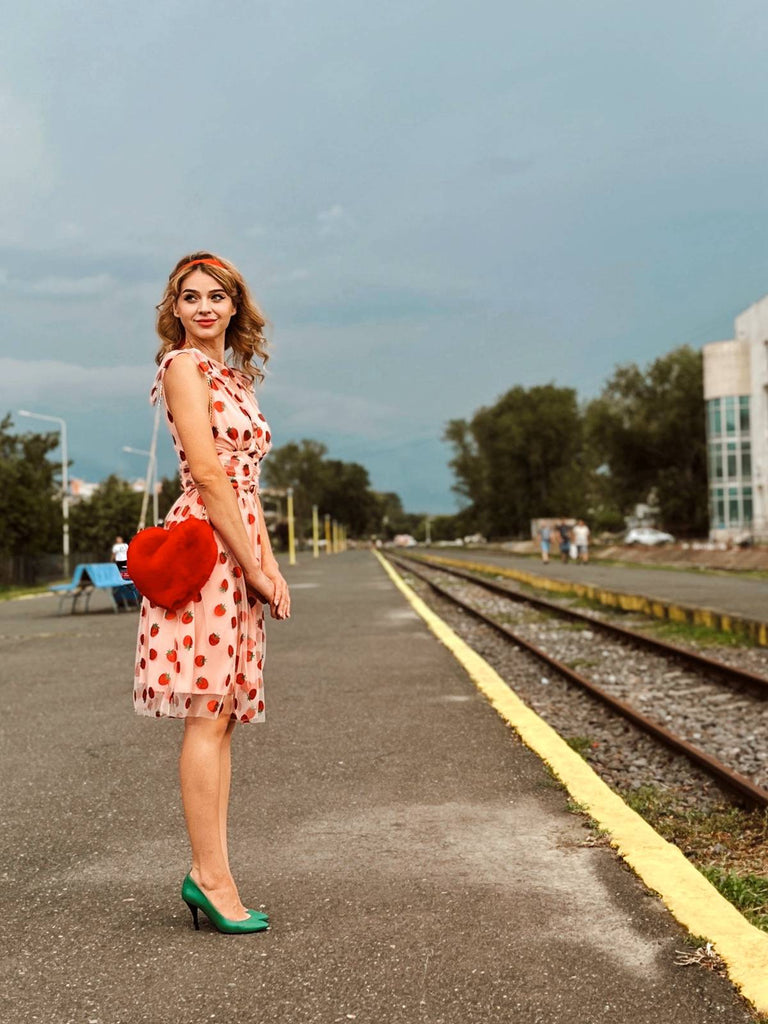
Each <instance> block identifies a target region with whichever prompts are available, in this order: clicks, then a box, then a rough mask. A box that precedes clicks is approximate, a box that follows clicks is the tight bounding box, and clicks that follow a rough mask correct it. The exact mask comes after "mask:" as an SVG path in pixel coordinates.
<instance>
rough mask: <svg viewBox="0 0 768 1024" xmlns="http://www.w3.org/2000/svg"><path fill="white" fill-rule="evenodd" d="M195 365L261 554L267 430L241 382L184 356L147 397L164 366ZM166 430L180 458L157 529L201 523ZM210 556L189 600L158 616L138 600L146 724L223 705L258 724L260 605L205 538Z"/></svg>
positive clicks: (140, 710)
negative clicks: (177, 481) (213, 556)
mask: <svg viewBox="0 0 768 1024" xmlns="http://www.w3.org/2000/svg"><path fill="white" fill-rule="evenodd" d="M179 357H181V358H185V359H194V361H195V363H196V364H197V366H198V368H199V369H200V372H201V373H202V374H203V375H204V376H205V377H206V378H207V380H208V384H209V387H210V397H211V405H210V410H211V430H212V432H213V436H214V439H215V443H216V451H217V453H218V456H219V459H220V460H221V464H222V466H223V467H224V469H225V471H226V474H227V476H228V477H229V478H230V480H231V482H232V487H233V488H234V490H235V492H236V494H237V501H238V504H239V506H240V511H241V514H242V517H243V524H244V526H245V529H246V532H247V534H248V536H249V538H250V540H251V543H252V545H253V549H254V550H255V551H256V552H257V555H258V554H260V550H261V539H260V537H259V521H258V515H257V495H258V492H259V463H260V462H261V460H262V459H263V457H264V455H265V454H266V453H267V451H268V450H269V448H270V441H271V438H270V433H269V427H268V426H267V422H266V420H265V419H264V417H263V416H262V414H261V413H260V412H259V407H258V405H257V403H256V398H255V396H254V393H253V384H252V382H251V381H250V379H249V378H248V377H247V376H246V375H245V374H243V373H241V372H240V371H239V370H233V369H231V368H230V367H228V366H226V365H225V364H224V363H219V362H216V361H215V360H212V359H209V358H208V357H207V356H206V355H204V354H203V353H202V352H200V351H199V350H198V349H194V348H185V349H179V350H178V351H176V352H171V353H169V355H167V356H166V357H165V359H164V360H163V363H162V365H161V367H160V369H159V371H158V374H157V377H156V378H155V382H154V385H153V387H152V391H151V393H150V398H151V401H152V404H153V405H154V404H155V402H157V401H158V400H160V399H161V396H162V385H163V377H164V374H165V371H166V370H167V369H168V367H169V366H170V364H171V362H172V360H173V359H178V358H179ZM166 416H167V418H168V429H169V430H170V433H171V437H172V439H173V443H174V446H175V448H176V453H177V455H178V456H179V475H180V478H181V485H182V488H183V491H182V494H181V495H180V497H179V498H178V499H177V501H176V503H175V504H174V506H173V507H172V508H171V510H170V512H169V513H168V515H167V516H166V519H165V525H166V528H167V527H169V526H171V525H172V524H173V523H179V522H181V521H183V520H184V519H186V518H187V517H188V516H196V517H197V518H199V519H207V518H208V514H207V512H206V508H205V505H204V504H203V499H202V498H201V497H200V495H199V494H198V492H197V488H196V487H195V482H194V480H193V479H192V474H191V472H190V469H189V465H188V464H187V461H186V457H185V455H184V452H183V450H182V448H181V442H180V441H179V436H178V434H177V433H176V429H175V427H174V423H173V416H172V415H171V413H170V412H168V411H167V410H166ZM214 536H215V538H216V543H217V546H218V549H219V557H218V561H217V562H216V565H215V567H214V570H213V573H212V574H211V576H210V578H209V579H208V581H207V582H206V584H205V585H204V586H203V588H202V590H201V591H200V593H199V594H198V595H197V596H196V598H195V599H194V600H193V601H190V603H189V604H188V605H185V607H183V608H179V609H178V610H177V611H173V612H172V611H166V610H165V609H164V608H160V607H158V606H157V605H154V604H152V602H151V601H149V600H148V599H147V598H146V597H145V598H144V600H143V601H142V605H141V614H140V617H139V639H138V647H137V652H136V668H135V683H134V689H133V704H134V708H135V710H136V712H137V714H139V715H149V716H152V717H153V718H160V717H168V718H186V717H187V716H189V715H194V716H198V717H202V718H216V717H217V716H218V714H219V712H220V711H221V709H222V704H223V699H224V698H225V697H226V696H227V695H231V696H232V712H231V717H232V718H235V719H236V720H237V721H239V722H261V721H263V720H264V681H263V675H262V672H263V668H264V650H265V637H264V606H263V605H262V604H261V602H260V601H257V600H256V599H255V598H253V597H251V596H249V595H248V593H247V591H246V586H245V579H244V578H243V572H242V569H241V568H240V566H239V565H238V564H237V562H236V561H235V559H234V558H233V556H232V555H231V554H230V552H229V550H228V549H227V547H226V545H225V544H224V541H223V540H222V539H221V537H220V536H219V534H218V533H217V532H216V531H215V530H214Z"/></svg>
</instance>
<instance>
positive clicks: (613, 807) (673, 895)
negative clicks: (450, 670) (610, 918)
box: [373, 551, 768, 1013]
mask: <svg viewBox="0 0 768 1024" xmlns="http://www.w3.org/2000/svg"><path fill="white" fill-rule="evenodd" d="M373 553H374V554H375V555H376V557H377V558H378V560H379V562H380V563H381V564H382V566H383V567H384V570H385V571H386V573H387V574H388V576H389V577H390V579H391V580H392V581H393V583H394V584H395V586H396V587H397V588H398V589H399V590H400V591H401V592H402V593H403V594H404V595H405V597H406V599H407V600H408V601H409V603H410V604H411V606H412V607H413V609H414V611H416V612H417V613H418V614H419V615H420V616H421V617H422V619H424V621H425V622H426V624H427V625H428V626H429V628H430V629H431V630H432V632H433V633H434V634H435V636H436V637H437V638H438V640H440V641H441V643H443V644H444V645H445V646H446V647H447V648H448V650H449V651H450V652H451V653H452V654H453V656H454V657H455V658H456V660H457V661H458V662H459V663H460V664H461V665H462V667H463V668H464V669H465V670H466V672H467V674H468V675H469V677H470V679H471V680H472V682H473V683H474V684H475V686H476V687H477V688H478V689H479V690H480V691H481V692H482V693H484V694H485V696H486V697H487V698H488V700H489V701H490V702H491V704H492V705H493V707H494V708H495V709H496V710H497V712H498V713H499V714H500V715H501V717H502V718H503V719H504V720H505V722H507V723H508V724H509V725H510V726H512V728H513V729H515V731H516V732H517V733H518V735H519V736H520V738H521V740H522V741H523V743H525V745H526V746H527V747H530V749H531V750H533V751H534V752H535V753H536V754H538V755H539V757H540V758H541V759H542V760H543V761H545V762H546V763H547V764H548V765H549V767H550V768H551V769H552V771H553V772H554V773H555V775H556V776H557V777H558V779H560V781H561V782H562V783H563V785H564V786H565V788H566V789H567V791H568V792H569V793H570V795H571V797H572V798H573V799H574V800H575V801H576V802H577V803H579V804H581V805H583V807H584V808H585V810H586V811H587V813H588V814H589V815H590V816H591V817H592V818H594V820H595V821H596V823H597V825H598V826H599V828H601V829H603V830H604V831H606V832H607V833H608V834H609V837H610V841H611V845H612V846H614V847H615V848H616V850H617V851H618V853H619V855H620V856H621V857H622V858H623V859H624V860H625V861H626V862H627V864H629V865H630V866H631V867H632V869H633V870H634V871H635V873H636V874H637V875H638V876H639V877H640V878H641V879H642V881H643V882H644V883H645V884H646V885H647V886H648V888H649V889H652V890H653V891H654V892H656V893H658V894H659V896H660V897H661V899H662V901H663V902H664V904H665V906H666V907H667V909H668V910H669V911H670V913H671V914H672V915H673V917H675V918H676V919H677V920H678V921H679V922H680V923H681V924H682V925H684V926H685V927H686V928H687V929H688V931H689V932H690V933H691V934H692V935H700V936H702V937H704V938H706V939H707V941H709V942H711V943H712V944H713V946H714V947H715V949H716V950H717V952H718V953H719V955H720V956H721V957H722V958H723V960H724V961H725V964H726V966H727V970H728V976H729V977H730V979H731V981H732V982H733V983H734V985H736V986H737V988H738V989H739V990H740V992H741V994H742V995H743V996H744V997H745V998H746V999H748V1000H749V1002H751V1003H752V1004H753V1005H754V1006H755V1007H756V1009H757V1010H758V1011H760V1012H761V1013H768V934H766V933H765V932H762V931H760V930H759V929H758V928H755V927H754V925H751V924H750V923H749V922H748V921H747V920H746V918H744V917H743V916H742V915H741V914H740V913H739V911H738V910H736V908H735V907H734V906H733V905H732V904H731V903H729V902H728V900H726V899H725V898H724V897H723V896H721V895H720V893H719V892H718V891H717V889H715V888H714V887H713V886H712V885H710V883H709V882H708V881H707V880H706V878H704V876H703V875H702V874H700V873H699V872H698V871H697V870H696V868H695V867H693V865H692V864H691V863H690V862H689V861H688V860H686V858H685V857H684V856H683V854H682V853H681V852H680V850H679V849H678V848H677V847H676V846H673V845H672V844H671V843H668V842H667V841H666V839H662V837H661V836H660V835H659V834H658V832H656V831H655V830H654V829H653V828H651V826H650V825H649V824H648V823H647V822H646V821H644V820H643V818H641V817H640V815H639V814H637V813H636V812H635V811H633V810H632V809H631V808H630V807H628V806H627V804H625V803H624V801H623V800H622V799H621V797H619V796H618V795H617V794H616V793H614V792H613V790H612V789H610V788H609V787H608V786H607V785H606V784H605V783H604V782H603V780H602V779H601V778H600V777H599V776H598V775H597V774H596V773H595V772H594V771H593V770H592V768H590V767H589V765H588V764H587V762H586V761H584V759H583V758H582V757H581V756H580V755H579V754H577V753H576V752H575V751H574V750H572V749H571V748H570V747H569V746H568V744H567V743H566V742H565V741H564V740H563V739H562V737H561V736H560V735H559V734H558V733H557V732H555V730H554V729H553V728H552V727H551V726H549V725H547V723H546V722H545V721H544V720H543V719H541V718H539V716H538V715H537V714H536V713H535V712H534V711H531V709H530V708H529V707H527V706H526V705H525V704H524V703H523V702H522V701H521V700H520V698H519V697H518V696H517V695H516V694H515V693H514V691H513V690H512V689H511V688H510V687H509V686H508V685H507V683H505V682H504V680H503V679H502V678H501V676H499V675H498V674H497V673H496V672H495V671H494V669H492V668H491V666H490V665H489V664H488V663H487V662H486V661H485V660H484V659H483V658H481V657H480V655H479V654H477V653H476V652H475V651H473V650H472V648H471V647H469V645H468V644H466V643H465V642H464V641H463V640H462V639H461V638H460V637H458V636H457V635H456V634H455V633H454V632H453V630H452V629H451V628H450V627H449V626H448V625H447V624H446V623H445V622H443V620H442V619H441V618H440V617H439V616H437V615H436V614H435V613H434V612H433V611H432V610H431V609H430V608H429V607H428V606H427V605H426V604H425V603H424V602H423V601H422V600H421V598H420V597H418V596H417V594H415V593H414V591H413V590H412V589H411V588H410V587H409V586H408V584H407V583H405V581H404V580H403V579H402V578H401V577H400V576H399V575H398V574H397V573H396V572H395V570H394V569H393V568H392V566H391V565H390V564H389V562H387V561H386V560H385V559H384V558H382V556H381V555H380V554H379V553H378V551H374V552H373Z"/></svg>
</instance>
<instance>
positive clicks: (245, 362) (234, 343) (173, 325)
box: [155, 252, 269, 381]
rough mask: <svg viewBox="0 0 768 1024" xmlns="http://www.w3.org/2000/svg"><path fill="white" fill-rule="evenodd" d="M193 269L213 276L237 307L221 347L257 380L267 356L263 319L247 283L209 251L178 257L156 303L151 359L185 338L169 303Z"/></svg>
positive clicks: (180, 345) (180, 344)
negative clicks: (155, 337)
mask: <svg viewBox="0 0 768 1024" xmlns="http://www.w3.org/2000/svg"><path fill="white" fill-rule="evenodd" d="M196 260H217V261H218V262H219V263H221V264H222V266H220V267H214V266H211V265H210V264H209V263H203V264H199V263H195V261H196ZM193 270H203V271H204V272H205V273H206V274H209V275H210V276H211V277H213V278H215V280H217V281H218V282H219V284H220V285H221V287H222V289H223V291H225V292H226V293H227V295H228V296H229V297H230V299H232V302H233V303H234V306H235V309H236V310H237V312H236V313H235V314H234V315H233V317H232V319H231V320H230V321H229V326H228V327H227V335H226V339H225V342H224V347H225V349H229V351H230V353H231V355H232V360H231V363H232V365H233V367H234V368H235V369H236V370H240V371H241V372H242V373H244V374H245V375H246V376H248V377H250V378H251V380H253V378H254V377H258V379H259V380H260V381H262V380H264V368H265V367H266V365H267V360H268V359H269V353H268V352H267V347H268V344H269V343H268V341H267V338H266V335H265V334H264V328H265V327H266V325H267V320H266V318H265V316H264V314H263V313H262V312H261V310H260V309H259V307H258V305H257V304H256V303H255V302H254V300H253V298H252V297H251V293H250V291H249V290H248V285H247V284H246V283H245V279H244V278H243V275H242V274H241V273H240V271H239V270H238V269H237V267H235V266H233V265H232V264H231V263H230V262H229V261H228V260H224V259H222V258H221V256H216V255H215V253H212V252H193V253H190V254H189V255H188V256H184V257H182V259H180V260H179V262H178V263H177V264H176V266H175V267H174V268H173V270H172V271H171V273H170V275H169V277H168V284H167V285H166V288H165V293H164V294H163V298H162V300H161V301H160V303H159V305H158V306H157V307H156V308H157V333H158V334H159V335H160V348H159V350H158V352H157V355H156V356H155V362H156V363H158V364H159V363H161V362H162V361H163V359H164V357H165V356H166V355H167V354H168V353H169V352H173V351H175V350H176V349H178V348H183V347H184V342H185V341H186V337H185V334H184V328H183V326H182V324H181V320H179V318H178V317H177V316H175V315H174V312H173V307H174V305H175V304H176V300H177V299H178V297H179V295H180V294H181V290H182V283H183V281H184V278H185V277H186V276H187V275H188V274H190V273H191V272H192V271H193ZM254 357H256V358H257V359H258V360H259V361H260V364H261V365H256V364H255V363H254V362H253V359H254Z"/></svg>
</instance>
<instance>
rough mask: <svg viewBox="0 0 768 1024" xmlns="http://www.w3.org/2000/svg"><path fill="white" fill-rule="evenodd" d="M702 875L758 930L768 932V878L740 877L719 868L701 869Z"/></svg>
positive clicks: (750, 874) (749, 875) (757, 876)
mask: <svg viewBox="0 0 768 1024" xmlns="http://www.w3.org/2000/svg"><path fill="white" fill-rule="evenodd" d="M699 871H701V873H702V875H704V877H705V878H707V879H708V880H709V881H710V882H711V883H712V885H714V887H715V888H716V889H717V890H718V892H720V893H721V894H722V895H723V896H725V898H726V899H727V900H729V901H730V902H731V903H732V904H733V905H734V907H736V909H737V910H740V911H741V912H742V914H743V915H744V916H745V917H746V919H747V920H748V921H750V922H751V923H752V924H753V925H755V927H756V928H762V930H763V931H764V932H765V931H768V878H763V877H762V876H760V875H753V874H752V873H751V872H750V873H748V874H746V875H739V874H737V872H735V871H724V870H723V869H722V868H718V867H708V868H699Z"/></svg>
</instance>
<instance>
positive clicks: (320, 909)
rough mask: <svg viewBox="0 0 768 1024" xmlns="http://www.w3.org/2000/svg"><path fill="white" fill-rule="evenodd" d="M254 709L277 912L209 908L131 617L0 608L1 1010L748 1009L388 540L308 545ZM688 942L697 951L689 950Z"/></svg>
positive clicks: (728, 1018)
mask: <svg viewBox="0 0 768 1024" xmlns="http://www.w3.org/2000/svg"><path fill="white" fill-rule="evenodd" d="M287 574H288V577H289V581H290V583H291V585H292V588H293V597H294V613H293V617H292V619H291V620H290V621H289V622H287V623H276V622H270V623H268V640H267V663H266V691H267V694H266V700H267V722H266V724H264V725H252V726H238V728H237V734H236V736H235V741H234V765H235V770H234V780H233V797H232V808H231V825H230V830H231V851H232V860H233V868H234V871H235V874H236V877H237V878H238V880H239V882H240V886H241V893H242V895H243V897H244V898H245V900H246V902H247V903H248V904H249V905H251V906H256V905H259V904H263V905H266V907H267V908H268V909H269V911H270V915H271V920H272V927H271V929H270V931H269V932H267V933H264V934H256V935H249V936H222V935H219V934H218V933H216V932H214V931H212V930H211V929H210V928H209V927H208V926H207V924H203V926H202V930H201V931H200V932H195V931H194V930H193V928H192V923H191V918H190V915H189V913H188V911H187V908H186V907H185V906H184V904H183V903H182V902H181V899H180V896H179V888H180V885H181V881H182V878H183V877H184V874H185V872H186V871H187V870H188V867H189V862H188V852H187V844H186V837H185V833H184V826H183V819H182V815H181V809H180V803H179V797H178V786H177V777H176V768H177V755H178V748H179V739H180V735H181V730H182V728H183V726H182V724H181V723H179V722H173V721H165V720H163V721H156V720H151V719H145V718H138V717H136V716H135V715H134V714H133V711H132V708H131V688H132V666H133V662H132V658H133V647H134V639H135V630H136V615H135V613H127V612H124V613H121V614H120V615H115V614H114V613H113V612H112V611H111V610H110V609H109V608H108V607H107V604H106V599H104V601H103V602H102V603H99V602H100V600H101V599H100V596H98V595H97V596H96V597H94V600H93V603H92V612H91V613H90V614H88V615H83V614H77V615H75V616H69V615H65V616H62V617H57V615H56V601H55V600H54V599H53V598H48V597H42V598H36V599H32V600H24V601H13V602H5V603H3V604H0V688H1V689H0V692H2V700H3V708H4V714H3V716H2V748H1V749H2V755H1V757H2V768H3V798H2V833H1V834H0V844H2V861H3V882H2V891H3V897H2V908H3V919H2V927H0V950H2V1006H1V1007H0V1015H1V1017H2V1020H3V1021H8V1022H13V1024H26V1022H32V1021H34V1022H39V1024H54V1022H55V1024H70V1022H72V1024H139V1022H150V1024H192V1022H195V1024H197V1022H201V1021H214V1022H215V1021H222V1022H223V1021H228V1022H229V1021H238V1022H239V1021H242V1022H250V1021H258V1022H263V1024H272V1022H278V1021H279V1022H281V1024H310V1022H311V1024H315V1022H317V1024H321V1022H322V1024H332V1022H346V1021H352V1020H354V1021H358V1022H369V1024H394V1022H402V1024H420V1022H430V1024H475V1022H477V1024H480V1022H483V1024H496V1022H511V1021H514V1022H521V1024H523V1022H524V1024H563V1022H566V1021H574V1022H579V1024H602V1022H606V1024H607V1022H611V1024H624V1022H626V1024H630V1022H631V1024H646V1022H647V1024H658V1022H659V1021H660V1020H665V1021H675V1022H676V1024H709V1022H714V1021H717V1022H721V1024H734V1022H744V1021H747V1020H750V1019H751V1018H750V1016H749V1014H748V1012H747V1010H746V1008H745V1006H744V1004H743V1003H742V1002H741V1001H740V1000H739V998H738V997H737V996H736V994H735V992H734V991H733V989H732V987H731V985H730V984H729V982H728V981H727V980H725V979H723V978H721V977H719V976H718V975H717V974H715V973H713V972H709V971H706V970H704V969H702V968H700V967H679V966H675V963H674V961H675V957H676V953H675V951H676V950H679V949H685V948H686V946H685V936H684V933H683V931H682V929H681V928H680V927H679V926H678V925H677V924H675V922H674V921H673V920H672V919H671V917H670V916H669V915H668V913H667V912H666V911H665V910H664V908H663V907H662V905H661V904H660V902H659V901H658V900H657V898H656V897H654V896H652V895H650V894H649V893H648V892H647V891H646V890H645V889H644V888H643V886H642V885H641V884H640V882H639V881H638V880H637V879H636V878H635V876H634V875H632V874H631V873H630V872H629V871H628V870H627V869H626V868H624V867H623V866H622V864H621V862H620V861H619V860H618V859H617V858H616V857H615V855H614V854H613V853H612V852H611V851H610V850H608V849H606V848H604V847H600V846H591V845H585V844H588V843H589V839H590V833H589V831H588V830H587V828H586V827H585V826H584V824H583V823H582V820H581V818H580V817H578V816H577V815H574V814H573V813H571V812H570V811H569V810H568V807H567V800H566V796H565V794H564V792H563V791H562V789H561V788H560V787H559V786H558V785H556V784H555V783H554V782H553V781H552V779H551V777H550V775H549V773H548V772H547V770H546V769H545V768H544V766H543V765H542V763H541V762H540V761H539V760H538V758H536V757H535V756H534V754H533V753H531V752H530V751H529V750H528V749H527V748H525V747H524V746H523V745H522V744H521V743H520V741H519V740H518V739H517V737H516V735H515V734H514V733H513V732H512V731H511V730H510V729H509V728H508V727H507V726H506V725H505V724H504V723H503V722H502V720H501V719H500V718H499V717H498V716H497V715H496V713H495V712H494V711H493V710H492V708H491V707H490V706H489V705H488V704H487V703H486V701H485V699H484V698H483V697H482V696H480V695H479V694H478V692H477V691H476V690H475V689H474V687H473V685H472V683H471V682H470V680H469V679H468V677H467V676H466V675H465V673H464V671H463V670H462V669H461V668H460V667H459V665H458V664H457V663H456V662H455V661H454V660H453V658H452V656H451V655H450V653H449V652H448V651H447V650H446V649H445V648H444V647H442V646H441V645H440V644H439V642H438V641H437V640H436V639H435V638H434V637H433V635H432V634H431V633H430V632H428V630H427V628H426V627H425V626H424V624H423V622H422V620H421V619H420V618H418V617H417V616H416V615H415V614H414V612H413V611H412V610H411V608H410V607H409V606H408V605H407V604H406V603H405V601H404V600H403V598H402V596H401V595H400V593H399V592H398V591H397V590H396V589H395V588H394V586H393V584H392V583H391V582H390V581H389V579H388V578H387V577H386V576H385V574H384V572H383V570H382V568H381V567H380V565H379V564H378V563H377V562H376V561H375V560H374V558H373V557H372V555H371V554H370V553H369V552H364V551H360V552H348V553H345V554H343V555H337V556H332V557H331V556H323V557H322V558H321V559H320V560H319V561H317V562H314V561H313V560H312V559H311V558H310V557H309V556H306V555H305V556H303V557H302V558H301V562H300V564H299V565H298V566H296V567H293V568H291V569H289V570H288V573H287ZM687 948H689V949H690V947H687Z"/></svg>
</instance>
